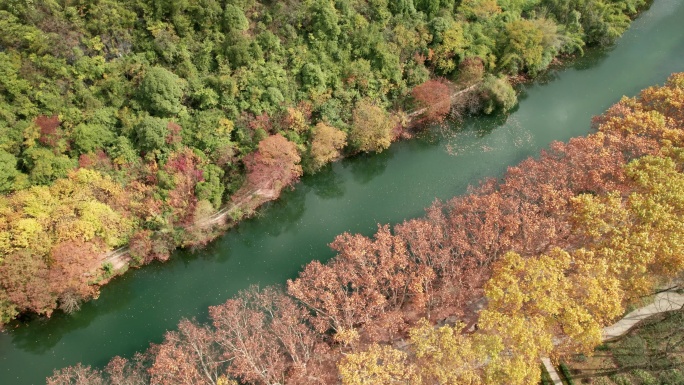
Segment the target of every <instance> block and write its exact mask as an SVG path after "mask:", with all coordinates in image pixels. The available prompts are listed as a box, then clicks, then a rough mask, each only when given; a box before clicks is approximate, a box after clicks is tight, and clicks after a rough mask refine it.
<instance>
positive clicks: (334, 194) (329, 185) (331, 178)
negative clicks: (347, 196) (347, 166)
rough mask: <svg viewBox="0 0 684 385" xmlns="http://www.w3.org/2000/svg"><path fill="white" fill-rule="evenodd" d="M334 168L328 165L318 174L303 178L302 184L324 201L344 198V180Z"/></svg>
mask: <svg viewBox="0 0 684 385" xmlns="http://www.w3.org/2000/svg"><path fill="white" fill-rule="evenodd" d="M332 168H333V165H332V164H328V165H326V166H325V167H323V168H322V169H321V170H319V172H317V173H316V174H314V175H307V176H305V177H304V178H302V183H301V184H302V185H304V186H306V187H308V188H310V189H311V191H313V193H314V194H316V196H318V197H320V198H322V199H326V200H327V199H335V198H340V197H342V196H344V193H345V188H344V179H343V178H342V175H340V174H339V173H337V172H334V171H333V170H332Z"/></svg>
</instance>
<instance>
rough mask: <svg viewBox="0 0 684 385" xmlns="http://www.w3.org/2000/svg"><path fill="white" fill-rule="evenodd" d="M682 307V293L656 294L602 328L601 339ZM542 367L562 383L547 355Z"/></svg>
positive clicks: (683, 305) (557, 384)
mask: <svg viewBox="0 0 684 385" xmlns="http://www.w3.org/2000/svg"><path fill="white" fill-rule="evenodd" d="M682 308H684V294H679V293H677V292H675V291H673V289H669V290H666V291H663V292H660V293H658V294H656V296H655V299H654V301H653V303H651V304H650V305H646V306H643V307H640V308H639V309H636V310H634V311H632V312H630V313H629V314H627V315H626V316H624V317H622V319H621V320H619V321H618V322H616V323H614V324H613V325H611V326H608V327H605V328H603V341H609V340H612V339H615V338H618V337H620V336H621V335H623V334H625V333H627V332H628V331H630V329H632V328H633V327H634V326H635V325H636V324H638V323H639V322H641V321H643V320H645V319H646V318H649V317H651V316H654V315H656V314H659V313H665V312H668V311H673V310H678V309H682ZM542 363H543V364H544V368H545V369H546V371H547V372H548V373H549V375H550V377H551V380H552V381H553V384H554V385H563V382H562V381H561V378H560V376H559V375H558V373H557V372H556V368H555V367H554V366H553V365H552V364H551V360H550V359H549V358H547V357H545V358H542Z"/></svg>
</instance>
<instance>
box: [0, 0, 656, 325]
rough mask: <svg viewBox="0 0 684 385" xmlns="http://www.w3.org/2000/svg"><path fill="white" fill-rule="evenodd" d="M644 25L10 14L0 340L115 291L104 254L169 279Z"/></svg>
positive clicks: (283, 6)
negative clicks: (259, 203)
mask: <svg viewBox="0 0 684 385" xmlns="http://www.w3.org/2000/svg"><path fill="white" fill-rule="evenodd" d="M644 5H645V1H644V0H498V1H497V0H463V1H456V0H439V1H428V0H401V1H388V0H368V1H360V0H339V1H332V0H301V1H298V0H291V1H254V0H201V1H164V0H139V1H116V0H100V1H98V0H92V1H91V0H88V1H80V0H79V1H67V0H56V1H49V0H46V1H38V0H36V1H30V0H8V1H4V2H2V4H0V30H1V31H2V33H0V192H1V193H2V194H3V196H2V197H0V320H1V322H3V323H4V322H7V321H9V320H10V319H12V318H14V317H16V316H17V315H18V314H20V313H23V312H32V313H37V314H43V315H49V314H51V312H52V311H53V310H54V309H56V308H58V307H60V308H62V309H63V310H67V311H69V310H73V309H76V308H77V307H78V303H79V302H80V301H82V300H83V299H88V298H91V297H93V296H95V295H97V290H96V285H97V284H99V283H102V282H105V281H106V280H107V279H108V278H109V277H110V276H111V275H112V274H114V273H115V272H114V271H113V270H114V269H113V267H112V266H111V265H109V264H103V262H102V259H101V256H102V255H103V253H104V252H106V251H108V250H111V249H113V248H116V247H119V246H122V245H126V244H130V246H131V257H132V258H133V261H132V263H133V265H139V264H143V263H146V262H150V261H152V260H155V259H158V260H164V259H166V258H168V256H169V251H170V250H172V249H173V248H175V247H177V246H179V245H187V244H191V243H195V242H198V241H201V240H202V234H198V232H197V231H196V229H195V228H196V226H195V225H196V224H197V223H198V222H199V221H201V220H202V219H203V218H206V217H207V216H209V215H210V214H212V213H213V212H215V211H216V210H217V209H219V208H220V207H221V206H223V205H224V204H225V203H227V202H230V201H231V200H234V199H235V198H236V197H244V196H246V195H248V194H250V193H253V192H254V191H260V192H261V193H262V194H263V196H265V197H268V199H272V198H274V197H277V195H278V192H279V191H280V190H281V189H282V188H283V187H285V186H288V185H291V184H292V183H293V181H295V180H296V179H297V178H298V177H299V176H300V175H301V174H302V173H303V172H315V171H316V170H317V169H319V168H321V167H324V166H325V164H326V163H329V162H330V161H332V160H333V159H336V158H338V157H339V156H343V155H347V154H353V153H356V152H372V151H375V152H377V151H382V150H383V149H385V148H387V147H388V146H389V144H390V143H391V141H392V140H394V139H396V138H397V137H400V136H401V135H402V134H403V133H405V132H406V129H407V125H408V122H409V117H408V115H407V114H406V113H404V112H402V111H410V110H413V109H416V108H420V107H427V111H425V112H424V115H425V116H424V117H428V118H432V119H439V118H442V117H443V115H444V114H445V113H446V112H448V109H446V112H445V111H444V109H442V108H440V109H439V111H433V110H431V108H433V109H434V104H435V103H434V102H435V101H436V100H439V99H440V98H441V99H444V98H447V97H448V95H449V93H450V92H452V91H453V90H457V89H459V88H463V87H464V86H472V85H476V89H475V90H476V97H477V98H476V99H478V102H477V103H474V104H473V105H470V106H469V110H470V111H475V110H478V109H482V110H484V111H485V112H491V111H494V110H495V109H508V108H511V107H512V106H513V105H514V104H515V93H514V91H513V89H512V87H511V84H510V82H509V80H508V76H513V75H524V76H527V77H534V76H535V75H537V74H538V73H540V72H541V71H543V70H544V69H545V68H547V67H548V66H549V65H550V64H551V63H552V61H553V60H554V58H555V57H558V56H560V55H579V54H582V52H583V49H584V48H585V47H587V46H592V45H607V44H610V43H611V42H613V41H614V40H615V39H616V38H617V37H618V36H620V34H621V33H622V32H623V31H624V30H625V29H626V28H627V27H628V25H629V22H630V18H631V17H633V16H634V15H635V14H636V13H637V11H638V9H639V8H640V7H643V6H644ZM435 79H439V80H435ZM426 82H432V83H428V84H429V86H425V84H426ZM438 112H439V113H438ZM417 121H419V122H424V121H425V120H424V119H420V117H419V119H417Z"/></svg>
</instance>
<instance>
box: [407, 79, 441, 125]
mask: <svg viewBox="0 0 684 385" xmlns="http://www.w3.org/2000/svg"><path fill="white" fill-rule="evenodd" d="M411 96H413V99H414V100H415V101H416V107H418V108H419V109H424V111H423V112H422V113H421V114H420V116H421V117H420V122H423V123H429V122H441V121H442V120H444V118H445V117H446V116H447V114H448V113H449V111H450V110H451V95H450V92H449V86H448V85H447V84H446V82H445V81H443V80H441V81H440V80H428V81H427V82H425V83H423V84H420V85H418V86H416V87H415V88H414V89H413V90H412V91H411Z"/></svg>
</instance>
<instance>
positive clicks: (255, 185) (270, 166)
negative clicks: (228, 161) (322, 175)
mask: <svg viewBox="0 0 684 385" xmlns="http://www.w3.org/2000/svg"><path fill="white" fill-rule="evenodd" d="M300 160H301V158H300V156H299V153H298V152H297V146H296V145H295V144H294V143H292V142H290V141H289V140H287V139H286V138H285V137H284V136H282V135H280V134H276V135H271V136H269V137H268V138H266V139H264V140H262V141H261V142H259V149H258V150H257V151H256V152H254V153H251V154H249V155H247V156H246V157H245V166H246V167H247V182H248V186H247V188H249V189H263V190H271V191H272V192H273V194H272V195H273V196H274V198H275V197H277V195H278V193H280V190H282V189H283V188H284V187H286V186H290V185H292V184H293V183H294V182H295V181H296V180H297V179H298V178H299V177H300V176H301V175H302V167H301V166H300V165H299V162H300Z"/></svg>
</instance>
